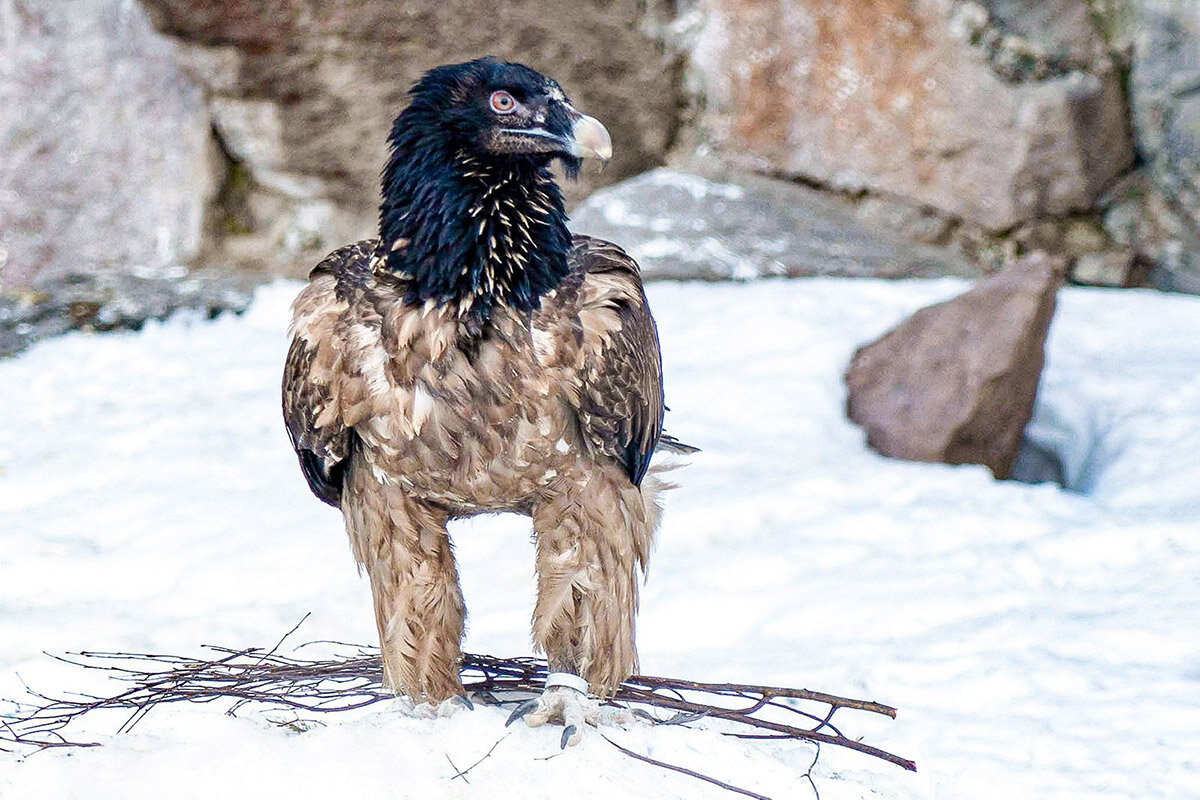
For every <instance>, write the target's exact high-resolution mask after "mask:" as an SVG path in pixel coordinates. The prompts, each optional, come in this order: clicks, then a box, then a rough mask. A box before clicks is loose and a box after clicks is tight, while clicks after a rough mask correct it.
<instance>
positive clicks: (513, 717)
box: [504, 697, 540, 728]
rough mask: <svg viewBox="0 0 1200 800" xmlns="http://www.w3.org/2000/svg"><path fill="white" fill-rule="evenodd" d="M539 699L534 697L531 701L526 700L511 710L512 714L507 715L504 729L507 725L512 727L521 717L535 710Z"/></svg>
mask: <svg viewBox="0 0 1200 800" xmlns="http://www.w3.org/2000/svg"><path fill="white" fill-rule="evenodd" d="M539 699H540V698H537V697H535V698H533V699H532V700H526V701H525V702H524V703H521V705H519V706H517V707H516V708H514V709H513V710H512V713H511V714H509V715H508V720H507V721H506V722H505V723H504V727H506V728H507V727H508V726H509V725H512V724H513V723H514V722H516V721H517V720H519V719H521V717H523V716H525V715H526V714H528V713H529V712H531V711H534V710H536V709H537V707H538V700H539Z"/></svg>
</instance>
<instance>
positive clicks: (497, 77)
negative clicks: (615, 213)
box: [379, 58, 612, 327]
mask: <svg viewBox="0 0 1200 800" xmlns="http://www.w3.org/2000/svg"><path fill="white" fill-rule="evenodd" d="M409 96H410V98H411V100H410V102H409V105H408V107H407V108H405V109H404V110H403V111H401V112H400V115H399V116H398V117H397V118H396V122H395V124H394V125H393V126H392V133H391V136H390V137H389V145H390V146H391V155H390V157H389V159H388V162H387V165H386V166H385V167H384V170H383V202H382V204H381V205H380V207H379V223H380V237H381V239H382V243H383V246H384V247H385V248H386V249H387V252H388V255H387V264H388V268H389V269H391V270H392V271H393V272H396V273H400V274H404V275H406V276H408V278H409V279H410V284H409V285H410V287H411V288H410V290H409V291H410V294H409V299H410V300H411V301H413V302H426V301H430V300H432V301H434V302H436V303H438V304H443V303H449V302H455V303H457V304H458V307H459V309H460V310H461V311H462V313H463V314H464V315H469V316H470V318H471V319H472V320H473V321H474V322H475V323H476V327H480V326H482V325H483V324H484V323H485V322H486V320H487V319H488V318H489V317H490V315H491V313H492V311H493V309H494V308H495V307H496V306H497V305H498V304H506V305H508V306H511V307H513V308H516V309H519V310H521V311H529V310H531V309H534V308H537V307H538V304H539V302H540V299H541V297H542V296H543V295H544V294H546V293H547V292H549V291H551V290H552V289H554V288H555V287H556V286H558V285H559V284H560V283H561V281H562V280H563V278H564V277H565V276H566V274H567V272H568V266H567V253H568V251H569V250H570V247H571V235H570V233H569V232H568V231H567V224H566V223H567V215H566V212H565V211H564V209H563V201H562V194H561V192H560V191H559V188H558V185H557V184H556V183H555V181H554V178H553V175H552V174H551V172H550V170H549V166H550V163H551V162H552V161H553V160H554V159H559V160H560V161H561V162H562V163H563V165H564V167H565V170H566V173H567V175H568V176H572V177H573V176H574V175H575V174H576V173H578V171H579V166H580V163H581V161H582V159H584V158H592V157H594V158H598V159H600V160H601V161H607V160H608V159H609V158H610V157H611V155H612V143H611V140H610V139H609V136H608V131H607V130H605V128H604V126H603V125H601V124H600V123H599V122H597V121H596V120H595V119H593V118H592V117H589V116H586V115H584V114H582V113H580V112H579V111H577V110H576V109H575V108H574V106H572V105H571V102H570V100H568V99H567V96H566V94H565V93H564V92H563V90H562V87H560V86H559V85H558V83H556V82H555V81H553V80H551V79H550V78H547V77H545V76H544V75H541V74H540V73H538V72H536V71H534V70H532V69H530V68H529V67H526V66H523V65H521V64H510V63H506V62H503V61H499V60H497V59H494V58H481V59H477V60H475V61H469V62H466V63H464V64H449V65H446V66H442V67H437V68H435V69H432V70H430V71H429V72H427V73H425V75H424V76H423V77H422V78H421V79H420V80H419V81H417V83H416V84H415V85H414V86H413V87H412V89H410V90H409Z"/></svg>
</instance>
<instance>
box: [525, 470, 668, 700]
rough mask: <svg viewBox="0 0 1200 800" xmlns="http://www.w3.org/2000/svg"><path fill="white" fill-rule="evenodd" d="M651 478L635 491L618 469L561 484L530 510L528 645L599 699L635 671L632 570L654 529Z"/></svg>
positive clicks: (634, 584)
mask: <svg viewBox="0 0 1200 800" xmlns="http://www.w3.org/2000/svg"><path fill="white" fill-rule="evenodd" d="M657 486H658V483H657V479H654V478H653V477H651V478H649V479H648V481H647V482H646V484H645V485H644V487H643V489H639V488H638V487H636V486H633V485H632V484H630V483H629V480H628V478H626V476H625V474H624V473H623V472H622V471H620V470H619V469H618V468H615V467H614V468H611V469H607V470H603V471H600V470H597V471H593V472H592V473H591V474H589V475H587V476H586V477H584V478H583V480H582V482H577V481H574V480H566V481H562V482H561V483H560V484H559V485H558V486H557V487H555V488H556V489H557V490H558V491H556V493H555V494H554V495H553V496H551V497H549V498H548V499H547V500H546V501H544V502H543V503H541V504H539V505H538V506H536V507H535V509H534V513H533V528H534V532H535V533H536V535H537V571H538V599H537V605H536V607H535V609H534V613H533V638H534V642H535V644H537V646H538V647H539V648H540V649H541V650H543V651H544V652H545V653H546V657H547V659H548V661H549V664H550V669H551V671H554V672H568V673H572V674H575V675H579V676H581V677H583V678H584V679H586V680H587V682H588V685H589V688H590V689H591V691H592V692H593V693H594V694H596V695H599V696H601V697H605V696H608V695H611V694H612V693H613V692H614V691H616V688H617V686H618V685H619V684H620V683H621V681H623V680H625V679H626V678H628V677H629V676H630V675H631V674H633V672H634V671H635V670H636V669H637V650H636V649H635V646H634V618H635V616H636V614H637V604H638V587H637V575H636V572H637V568H638V567H639V566H644V565H645V563H646V560H647V558H648V557H649V554H650V546H651V542H652V538H653V535H654V527H655V526H656V524H657V518H658V514H657V507H656V506H655V504H654V493H655V490H656V489H657Z"/></svg>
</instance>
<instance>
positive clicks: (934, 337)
mask: <svg viewBox="0 0 1200 800" xmlns="http://www.w3.org/2000/svg"><path fill="white" fill-rule="evenodd" d="M1062 272H1063V268H1062V265H1061V264H1060V263H1058V262H1056V261H1053V260H1051V259H1050V258H1048V257H1047V256H1045V255H1043V254H1041V253H1035V254H1033V255H1030V256H1026V257H1025V258H1022V259H1021V260H1020V261H1018V262H1017V263H1016V264H1014V265H1013V266H1011V267H1009V268H1007V269H1005V270H1004V271H1003V272H1000V273H999V274H996V275H993V276H991V277H989V278H985V279H983V280H981V281H979V283H977V284H976V285H975V286H974V287H973V288H972V289H971V290H970V291H968V292H966V293H965V294H963V295H960V296H959V297H956V298H954V299H953V300H949V301H947V302H944V303H939V304H937V305H934V306H929V307H927V308H923V309H921V310H920V311H918V312H916V313H915V314H913V315H912V316H911V317H909V318H908V319H907V320H905V321H904V322H902V323H901V324H900V325H899V326H897V327H896V328H894V329H893V330H891V331H890V332H889V333H887V334H886V335H884V336H883V337H882V338H880V339H878V340H876V341H875V342H872V343H871V344H868V345H865V346H863V347H861V348H859V349H858V351H857V352H855V354H854V358H853V360H852V361H851V363H850V368H849V370H847V372H846V387H847V390H848V394H847V402H846V410H847V415H848V416H849V418H850V419H851V420H852V421H853V422H855V423H857V424H858V425H860V426H862V427H863V428H864V429H866V431H867V444H868V445H870V446H871V447H872V448H873V449H875V450H877V451H879V452H880V453H882V454H883V455H886V456H891V457H893V458H903V459H908V460H912V461H940V462H944V463H947V464H985V465H986V466H988V467H989V468H990V469H991V470H992V474H993V475H995V476H996V477H997V478H1000V479H1003V478H1007V477H1009V475H1010V474H1011V471H1012V464H1013V460H1014V459H1015V458H1016V454H1017V451H1018V449H1019V448H1020V444H1021V432H1022V431H1023V430H1024V428H1025V425H1026V423H1027V422H1028V421H1029V416H1030V414H1031V413H1032V410H1033V401H1034V395H1035V393H1036V390H1037V383H1038V378H1039V376H1040V374H1041V371H1042V364H1043V344H1044V342H1045V338H1046V331H1047V329H1048V328H1049V325H1050V318H1051V316H1052V315H1053V313H1054V301H1055V293H1056V292H1057V290H1058V287H1059V286H1060V285H1061V283H1062V279H1063V276H1062Z"/></svg>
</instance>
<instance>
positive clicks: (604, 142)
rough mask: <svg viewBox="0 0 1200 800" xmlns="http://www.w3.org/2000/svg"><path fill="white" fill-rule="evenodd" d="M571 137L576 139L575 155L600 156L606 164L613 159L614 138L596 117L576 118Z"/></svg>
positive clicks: (584, 156) (582, 156) (585, 156)
mask: <svg viewBox="0 0 1200 800" xmlns="http://www.w3.org/2000/svg"><path fill="white" fill-rule="evenodd" d="M571 138H572V139H573V140H574V141H575V150H576V152H575V155H577V156H579V157H580V158H598V159H600V161H601V162H602V163H604V164H607V163H608V162H609V161H610V160H611V159H612V138H611V137H609V135H608V129H607V128H605V127H604V126H603V125H601V124H600V121H599V120H597V119H596V118H595V117H589V116H581V117H580V118H579V119H577V120H575V124H574V125H573V126H572V127H571Z"/></svg>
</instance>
